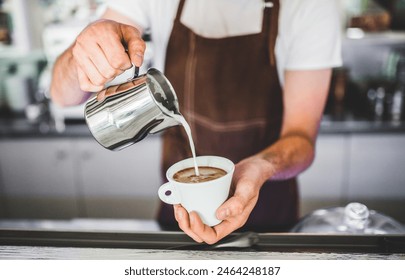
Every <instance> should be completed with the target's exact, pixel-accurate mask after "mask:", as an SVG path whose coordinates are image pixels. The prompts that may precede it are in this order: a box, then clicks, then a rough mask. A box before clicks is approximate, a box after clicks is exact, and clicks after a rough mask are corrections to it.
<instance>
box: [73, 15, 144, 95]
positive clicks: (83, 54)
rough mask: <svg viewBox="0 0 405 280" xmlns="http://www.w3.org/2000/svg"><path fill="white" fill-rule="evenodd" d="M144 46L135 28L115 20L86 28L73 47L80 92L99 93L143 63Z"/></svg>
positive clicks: (104, 21)
mask: <svg viewBox="0 0 405 280" xmlns="http://www.w3.org/2000/svg"><path fill="white" fill-rule="evenodd" d="M144 52H145V42H144V41H143V40H142V37H141V33H140V32H139V31H138V29H136V28H135V27H133V26H131V25H126V24H122V23H118V22H116V21H112V20H99V21H96V22H94V23H92V24H90V25H89V26H87V27H86V28H85V29H84V30H83V31H82V32H81V33H80V34H79V36H78V37H77V39H76V41H75V42H74V44H73V45H72V47H71V54H72V59H73V62H74V65H75V67H76V71H77V78H78V82H79V86H80V89H81V90H82V91H84V92H98V91H100V90H102V89H103V88H104V85H105V83H106V82H108V81H111V80H112V79H113V78H114V77H116V76H118V75H119V74H121V73H123V72H124V71H125V70H127V69H129V68H131V67H132V64H134V65H135V66H138V67H140V66H141V65H142V62H143V56H144Z"/></svg>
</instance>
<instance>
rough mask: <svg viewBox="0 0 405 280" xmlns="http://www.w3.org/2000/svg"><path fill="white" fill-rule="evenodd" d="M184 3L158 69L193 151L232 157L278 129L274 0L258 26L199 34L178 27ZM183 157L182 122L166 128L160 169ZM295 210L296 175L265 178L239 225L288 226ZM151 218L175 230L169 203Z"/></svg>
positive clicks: (267, 141) (260, 145)
mask: <svg viewBox="0 0 405 280" xmlns="http://www.w3.org/2000/svg"><path fill="white" fill-rule="evenodd" d="M184 2H185V0H181V1H180V4H179V7H178V11H177V15H176V18H175V21H174V25H173V30H172V33H171V37H170V39H169V43H168V47H167V55H166V68H165V75H166V76H167V77H168V79H169V80H170V82H171V83H172V85H173V87H174V89H175V91H176V94H177V96H178V99H179V105H180V111H181V112H182V114H183V115H184V117H185V119H186V120H187V122H188V123H189V124H190V127H191V129H192V135H193V139H194V142H195V146H196V152H197V155H218V156H224V157H227V158H229V159H230V160H232V161H233V162H235V163H237V162H239V161H240V160H242V159H244V158H246V157H249V156H251V155H253V154H256V153H258V152H259V151H261V150H263V149H264V148H266V147H267V146H269V145H271V144H272V143H274V142H275V141H277V139H278V138H279V135H280V128H281V123H282V114H283V100H282V90H281V87H280V83H279V80H278V75H277V68H276V63H275V59H274V46H275V41H276V37H277V30H278V27H277V25H278V11H279V2H278V1H272V2H273V3H274V7H273V8H266V9H264V15H263V27H262V32H261V33H259V34H251V35H245V36H234V37H228V38H221V39H211V38H205V37H202V36H199V35H197V34H195V33H194V32H193V31H192V30H190V29H189V28H188V27H186V26H184V25H183V24H182V23H181V22H180V16H181V13H182V10H183V6H184ZM266 2H267V1H266ZM188 157H191V151H190V146H189V143H188V139H187V136H186V134H185V131H184V129H183V127H174V128H170V129H168V130H166V131H165V132H164V134H163V162H162V171H163V173H165V171H166V170H167V168H169V167H170V166H171V165H172V164H174V163H175V162H177V161H180V160H182V159H185V158H188ZM297 209H298V194H297V184H296V180H295V179H292V180H287V181H268V182H266V183H265V185H264V186H263V187H262V189H261V191H260V196H259V200H258V202H257V204H256V207H255V208H254V209H253V211H252V213H251V215H250V217H249V219H248V221H247V223H246V224H245V226H244V227H243V228H242V229H241V230H254V231H285V230H288V228H289V227H291V226H292V225H293V224H294V223H295V222H296V220H297V217H298V215H297ZM158 221H159V223H160V225H161V226H162V227H163V228H164V229H175V230H176V229H178V227H177V222H176V220H175V219H174V215H173V207H172V206H171V205H167V204H162V205H161V208H160V210H159V213H158Z"/></svg>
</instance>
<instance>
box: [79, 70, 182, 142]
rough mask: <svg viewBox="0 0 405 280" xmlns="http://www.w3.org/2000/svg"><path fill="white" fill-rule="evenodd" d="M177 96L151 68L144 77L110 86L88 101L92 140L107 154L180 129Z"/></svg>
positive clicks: (86, 114) (164, 78) (87, 120)
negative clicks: (172, 129) (176, 127)
mask: <svg viewBox="0 0 405 280" xmlns="http://www.w3.org/2000/svg"><path fill="white" fill-rule="evenodd" d="M175 114H177V115H180V112H179V104H178V100H177V96H176V93H175V91H174V89H173V87H172V85H171V84H170V82H169V81H168V80H167V78H166V77H165V76H164V75H163V74H162V73H161V72H159V71H158V70H156V69H154V68H150V69H149V70H148V71H147V73H145V74H143V75H140V76H137V77H134V78H133V79H130V80H129V81H126V82H124V83H122V84H118V85H110V86H109V87H107V88H105V89H104V90H102V91H100V92H99V93H98V94H97V95H96V96H95V97H93V98H91V99H90V100H89V101H88V102H87V103H86V107H85V119H86V122H87V125H88V127H89V129H90V132H91V133H92V135H93V136H94V138H95V139H96V140H97V141H98V142H99V143H100V144H101V145H102V146H103V147H105V148H107V149H110V150H121V149H124V148H126V147H128V146H130V145H132V144H134V143H136V142H138V141H140V140H142V139H143V138H145V137H146V136H147V135H148V134H149V133H152V134H153V133H157V132H159V131H162V130H164V129H166V128H168V127H172V126H176V125H179V122H178V121H176V120H175V119H173V117H172V116H173V115H175Z"/></svg>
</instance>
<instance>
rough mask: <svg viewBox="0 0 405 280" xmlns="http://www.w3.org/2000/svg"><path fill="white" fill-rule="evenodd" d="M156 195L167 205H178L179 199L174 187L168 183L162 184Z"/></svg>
mask: <svg viewBox="0 0 405 280" xmlns="http://www.w3.org/2000/svg"><path fill="white" fill-rule="evenodd" d="M158 195H159V198H160V200H162V201H163V202H165V203H167V204H179V203H180V197H179V196H178V194H177V191H176V187H175V186H173V185H171V184H170V183H169V182H168V183H165V184H163V185H162V186H161V187H160V188H159V190H158Z"/></svg>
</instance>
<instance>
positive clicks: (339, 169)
mask: <svg viewBox="0 0 405 280" xmlns="http://www.w3.org/2000/svg"><path fill="white" fill-rule="evenodd" d="M299 182H300V193H301V207H300V211H301V212H300V214H301V216H302V215H305V214H307V213H308V212H310V211H313V210H315V209H318V208H324V207H332V206H344V205H346V204H347V203H349V202H353V201H357V202H361V203H363V204H365V205H367V206H368V207H369V208H370V209H375V210H377V211H379V212H382V213H384V214H387V215H389V216H392V217H394V218H395V219H397V220H399V221H401V222H403V223H405V135H403V134H377V133H376V134H372V133H369V134H347V135H320V136H319V138H318V141H317V155H316V158H315V161H314V163H313V164H312V166H311V167H310V168H309V169H308V170H306V171H305V172H304V173H303V174H301V175H300V176H299Z"/></svg>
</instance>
